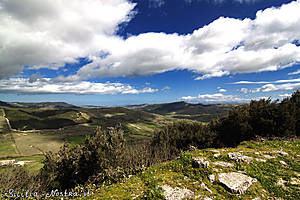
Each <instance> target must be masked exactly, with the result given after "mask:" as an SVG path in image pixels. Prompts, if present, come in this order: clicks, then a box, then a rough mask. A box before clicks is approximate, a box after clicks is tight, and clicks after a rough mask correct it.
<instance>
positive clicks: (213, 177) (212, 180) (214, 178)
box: [208, 174, 216, 184]
mask: <svg viewBox="0 0 300 200" xmlns="http://www.w3.org/2000/svg"><path fill="white" fill-rule="evenodd" d="M208 179H209V181H210V183H211V184H213V183H214V182H215V180H216V176H215V175H214V174H211V175H209V176H208Z"/></svg>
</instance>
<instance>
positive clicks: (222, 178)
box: [218, 172, 256, 194]
mask: <svg viewBox="0 0 300 200" xmlns="http://www.w3.org/2000/svg"><path fill="white" fill-rule="evenodd" d="M218 180H219V182H220V183H221V184H222V185H224V186H225V187H226V188H227V189H228V190H229V191H231V192H233V193H238V194H244V193H245V192H246V191H247V190H248V188H249V187H250V186H251V185H252V184H253V183H255V182H256V179H254V178H251V177H249V176H247V175H244V174H241V173H237V172H231V173H221V174H219V179H218Z"/></svg>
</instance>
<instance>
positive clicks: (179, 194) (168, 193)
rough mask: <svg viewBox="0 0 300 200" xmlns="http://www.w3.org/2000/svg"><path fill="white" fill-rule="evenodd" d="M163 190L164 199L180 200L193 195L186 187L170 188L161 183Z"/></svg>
mask: <svg viewBox="0 0 300 200" xmlns="http://www.w3.org/2000/svg"><path fill="white" fill-rule="evenodd" d="M161 188H162V189H163V191H164V196H165V198H166V200H181V199H185V198H191V197H193V196H194V192H192V191H191V190H188V189H181V188H178V187H176V188H172V187H171V186H169V185H163V186H162V187H161Z"/></svg>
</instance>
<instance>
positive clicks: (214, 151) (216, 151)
mask: <svg viewBox="0 0 300 200" xmlns="http://www.w3.org/2000/svg"><path fill="white" fill-rule="evenodd" d="M210 152H212V153H219V151H218V150H210Z"/></svg>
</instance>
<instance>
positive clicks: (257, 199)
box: [252, 197, 261, 200]
mask: <svg viewBox="0 0 300 200" xmlns="http://www.w3.org/2000/svg"><path fill="white" fill-rule="evenodd" d="M252 200H261V198H259V197H256V198H254V199H252Z"/></svg>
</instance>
